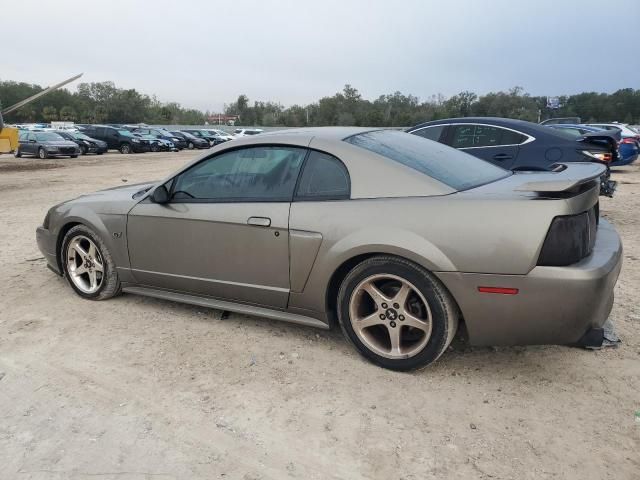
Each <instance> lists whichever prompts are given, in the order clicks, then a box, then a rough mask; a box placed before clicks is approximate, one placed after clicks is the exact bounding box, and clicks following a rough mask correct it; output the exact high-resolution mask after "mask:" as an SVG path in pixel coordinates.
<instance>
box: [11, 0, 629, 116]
mask: <svg viewBox="0 0 640 480" xmlns="http://www.w3.org/2000/svg"><path fill="white" fill-rule="evenodd" d="M0 11H2V18H3V21H2V43H3V48H2V60H1V62H0V79H2V80H18V81H24V82H29V83H38V84H40V85H43V86H44V85H50V84H53V83H55V82H57V81H60V80H62V79H64V78H67V77H69V76H71V75H72V74H75V73H79V72H84V77H83V78H82V79H81V81H83V82H99V81H105V80H111V81H113V82H115V83H116V85H117V86H118V87H123V88H136V89H137V90H138V91H141V92H143V93H147V94H150V95H151V94H156V95H157V96H158V97H159V98H160V99H161V100H162V101H177V102H180V103H182V104H183V105H184V106H187V107H195V108H200V109H209V110H212V111H217V110H219V109H221V108H222V106H223V104H224V103H229V102H231V101H233V100H235V99H236V98H237V96H238V95H239V94H241V93H244V94H246V95H248V96H249V98H250V100H251V101H253V100H273V101H278V102H280V103H282V104H284V105H286V106H288V105H291V104H294V103H309V102H312V101H315V100H317V99H318V98H320V97H323V96H330V95H333V94H334V93H335V92H337V91H339V90H341V89H342V87H343V86H344V84H345V83H350V84H352V85H353V86H354V87H356V88H357V89H358V90H359V91H360V92H361V93H362V95H363V96H364V97H365V98H371V99H373V98H376V97H377V96H379V95H381V94H384V93H392V92H394V91H397V90H399V91H401V92H403V93H407V94H408V93H411V94H413V95H416V96H418V97H420V98H421V99H426V98H428V97H429V96H431V95H433V94H437V93H442V94H444V95H446V96H450V95H453V94H455V93H457V92H459V91H462V90H472V91H475V92H477V93H486V92H488V91H496V90H505V89H508V88H510V87H512V86H515V85H520V86H522V87H524V88H525V90H526V91H528V92H529V93H531V94H533V95H559V94H570V93H576V92H581V91H603V92H612V91H615V90H617V89H619V88H625V87H633V88H640V35H639V33H638V26H640V1H639V0H607V1H606V2H602V1H594V0H532V1H526V2H525V1H516V0H485V1H474V0H437V1H436V0H415V1H413V0H384V1H382V0H380V1H378V0H366V1H365V0H322V1H319V0H308V1H305V0H298V1H285V0H281V1H276V0H257V1H243V0H226V1H214V0H180V1H176V0H172V1H164V0H154V1H145V2H143V1H134V0H128V1H124V0H122V1H121V0H108V1H107V0H104V1H99V2H98V1H89V0H55V1H36V0H20V1H11V2H9V1H5V2H2V5H1V8H0ZM76 84H77V82H76Z"/></svg>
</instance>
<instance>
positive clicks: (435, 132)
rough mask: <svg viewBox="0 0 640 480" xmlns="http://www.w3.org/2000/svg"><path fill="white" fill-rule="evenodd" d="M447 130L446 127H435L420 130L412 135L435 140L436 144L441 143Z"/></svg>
mask: <svg viewBox="0 0 640 480" xmlns="http://www.w3.org/2000/svg"><path fill="white" fill-rule="evenodd" d="M445 128H447V126H446V125H436V126H434V127H425V128H421V129H420V130H415V131H413V132H411V133H413V134H414V135H419V136H421V137H424V138H426V139H428V140H433V141H434V142H439V141H440V137H441V136H442V132H444V130H445Z"/></svg>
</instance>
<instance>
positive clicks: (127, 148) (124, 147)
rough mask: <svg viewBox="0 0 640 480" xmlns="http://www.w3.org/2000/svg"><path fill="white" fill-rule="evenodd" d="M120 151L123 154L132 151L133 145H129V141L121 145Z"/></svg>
mask: <svg viewBox="0 0 640 480" xmlns="http://www.w3.org/2000/svg"><path fill="white" fill-rule="evenodd" d="M120 153H122V154H123V155H127V154H129V153H131V145H129V144H128V143H123V144H122V145H120Z"/></svg>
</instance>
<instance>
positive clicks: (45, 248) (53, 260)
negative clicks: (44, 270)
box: [36, 226, 62, 275]
mask: <svg viewBox="0 0 640 480" xmlns="http://www.w3.org/2000/svg"><path fill="white" fill-rule="evenodd" d="M36 241H37V242H38V248H39V249H40V251H41V252H42V255H43V256H44V258H45V260H46V261H47V266H48V267H49V268H50V269H51V270H53V271H54V272H56V273H57V274H58V275H62V272H61V271H60V267H59V266H58V259H57V256H56V241H57V239H56V236H55V235H53V234H52V233H51V232H50V231H49V230H47V229H46V228H44V227H42V226H40V227H38V228H37V229H36Z"/></svg>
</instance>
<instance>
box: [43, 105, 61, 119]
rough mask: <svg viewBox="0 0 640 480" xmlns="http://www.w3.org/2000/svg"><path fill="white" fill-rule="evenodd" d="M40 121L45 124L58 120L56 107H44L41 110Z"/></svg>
mask: <svg viewBox="0 0 640 480" xmlns="http://www.w3.org/2000/svg"><path fill="white" fill-rule="evenodd" d="M42 119H43V120H44V121H45V122H53V121H55V120H58V110H56V107H52V106H50V105H47V106H46V107H44V108H43V109H42Z"/></svg>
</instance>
